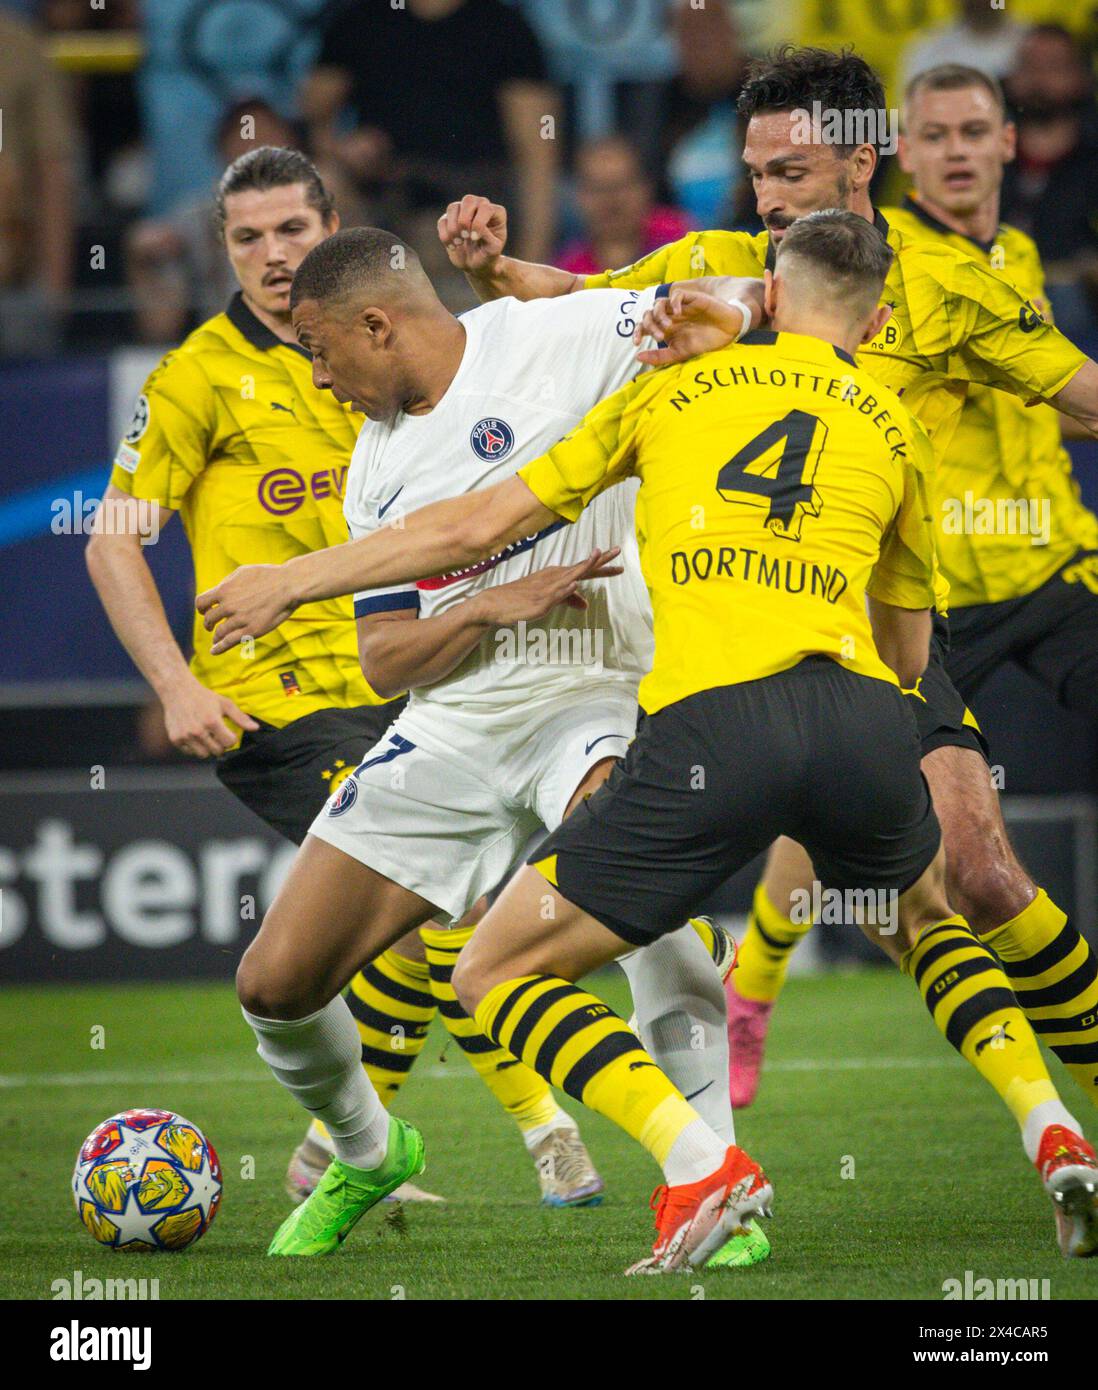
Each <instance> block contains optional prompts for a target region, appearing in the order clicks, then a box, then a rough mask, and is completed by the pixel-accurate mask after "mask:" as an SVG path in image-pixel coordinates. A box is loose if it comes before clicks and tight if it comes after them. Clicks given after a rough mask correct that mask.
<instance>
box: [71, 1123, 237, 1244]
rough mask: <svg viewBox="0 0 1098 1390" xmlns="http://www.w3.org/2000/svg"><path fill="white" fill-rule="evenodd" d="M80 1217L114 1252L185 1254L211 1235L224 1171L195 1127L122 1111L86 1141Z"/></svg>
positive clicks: (77, 1188) (78, 1178) (79, 1175)
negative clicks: (153, 1251)
mask: <svg viewBox="0 0 1098 1390" xmlns="http://www.w3.org/2000/svg"><path fill="white" fill-rule="evenodd" d="M72 1193H73V1198H74V1200H75V1202H76V1211H77V1214H78V1216H79V1217H80V1219H81V1221H83V1223H84V1225H85V1226H86V1227H87V1229H88V1231H89V1232H90V1233H91V1234H92V1235H93V1236H94V1237H95V1239H96V1240H97V1241H99V1242H100V1244H102V1245H109V1246H110V1247H111V1248H112V1249H113V1250H145V1251H149V1250H184V1249H186V1247H187V1246H188V1245H193V1244H194V1242H195V1241H196V1240H198V1238H199V1236H201V1235H203V1234H204V1233H205V1232H206V1231H207V1230H209V1228H210V1224H211V1222H212V1221H213V1219H214V1217H215V1216H216V1215H217V1208H218V1205H219V1204H220V1202H221V1165H220V1163H219V1162H218V1158H217V1153H216V1152H215V1150H214V1147H213V1145H212V1144H211V1143H210V1141H209V1140H208V1139H207V1138H206V1136H205V1135H204V1134H203V1133H202V1131H201V1130H200V1129H199V1128H198V1126H197V1125H195V1124H192V1123H191V1122H190V1120H185V1119H184V1118H183V1116H182V1115H176V1114H174V1113H173V1112H172V1111H170V1110H123V1111H122V1113H121V1114H119V1115H112V1116H111V1118H110V1119H109V1120H104V1121H103V1123H102V1124H101V1125H97V1126H96V1127H95V1129H93V1130H92V1132H91V1133H90V1134H89V1135H88V1137H87V1139H85V1140H84V1143H83V1145H82V1146H81V1149H80V1153H79V1154H78V1155H77V1159H76V1171H75V1172H74V1173H73V1177H72Z"/></svg>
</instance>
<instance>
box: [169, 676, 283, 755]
mask: <svg viewBox="0 0 1098 1390" xmlns="http://www.w3.org/2000/svg"><path fill="white" fill-rule="evenodd" d="M162 703H163V706H164V727H165V729H167V731H168V738H169V739H170V740H171V742H172V746H173V747H175V748H178V749H179V751H180V752H181V753H189V754H190V756H191V757H192V758H216V757H219V756H220V755H221V754H222V753H226V752H228V750H229V749H230V748H232V747H233V745H234V744H235V743H236V740H237V735H236V733H235V732H234V731H233V730H232V729H230V728H229V726H228V724H226V722H225V721H226V720H227V719H230V720H232V722H233V723H234V724H236V725H237V727H238V728H241V729H249V730H253V731H254V730H255V729H258V728H259V725H258V724H257V723H256V722H255V720H254V719H253V718H252V717H251V715H250V714H245V713H244V711H243V710H242V709H240V708H239V707H238V706H237V705H235V704H234V703H233V702H232V700H230V699H229V698H228V697H227V696H225V695H218V694H215V692H214V691H212V690H208V689H207V688H206V686H204V685H203V684H202V682H201V681H199V680H195V678H194V677H193V676H188V677H187V679H186V681H184V683H183V684H182V685H180V686H178V687H177V688H175V689H173V690H171V691H169V692H168V693H166V694H165V695H163V696H162Z"/></svg>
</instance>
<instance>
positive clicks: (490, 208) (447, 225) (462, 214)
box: [438, 193, 507, 277]
mask: <svg viewBox="0 0 1098 1390" xmlns="http://www.w3.org/2000/svg"><path fill="white" fill-rule="evenodd" d="M438 239H439V241H441V242H442V244H443V246H445V247H446V254H447V255H448V256H449V257H450V263H451V264H452V265H455V266H457V268H458V269H459V270H463V271H465V273H466V274H467V275H472V276H474V277H475V276H477V275H484V274H486V273H487V272H489V271H490V270H491V269H492V267H493V266H494V265H495V263H496V261H498V260H499V258H500V256H502V255H503V248H504V247H505V246H506V245H507V209H506V208H505V207H502V206H501V205H500V204H499V203H493V202H490V201H489V200H488V199H487V198H481V197H479V196H478V195H477V194H474V193H467V194H466V195H465V197H464V198H462V200H461V202H460V203H451V204H450V206H449V207H448V208H447V209H446V211H445V212H444V213H443V215H442V216H441V217H440V218H439V219H438Z"/></svg>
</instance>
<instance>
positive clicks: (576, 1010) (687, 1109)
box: [476, 975, 726, 1182]
mask: <svg viewBox="0 0 1098 1390" xmlns="http://www.w3.org/2000/svg"><path fill="white" fill-rule="evenodd" d="M476 1019H477V1023H478V1024H479V1025H480V1027H481V1028H482V1029H483V1030H484V1032H485V1033H486V1034H487V1036H488V1037H490V1038H492V1039H493V1040H494V1041H495V1042H497V1043H498V1044H499V1045H500V1046H501V1047H506V1048H508V1049H509V1050H510V1051H511V1052H513V1053H514V1055H515V1056H516V1057H521V1058H522V1060H523V1061H524V1062H526V1063H527V1065H528V1066H531V1067H533V1068H534V1070H535V1071H537V1072H538V1074H539V1075H540V1076H543V1077H544V1078H545V1079H546V1080H547V1081H549V1082H551V1083H552V1084H553V1085H554V1086H559V1087H560V1089H561V1090H562V1091H564V1092H565V1093H566V1094H567V1095H570V1096H573V1097H574V1098H575V1099H576V1100H578V1101H582V1102H583V1104H584V1105H587V1106H590V1108H591V1109H592V1110H597V1111H598V1113H599V1114H600V1115H605V1116H606V1117H607V1119H610V1120H613V1121H614V1123H615V1124H617V1125H620V1126H621V1128H622V1129H624V1130H625V1132H626V1133H627V1134H629V1135H631V1136H632V1137H633V1138H634V1139H636V1140H637V1142H638V1143H640V1144H642V1145H643V1146H644V1147H645V1148H646V1149H647V1150H648V1152H649V1153H650V1154H651V1155H652V1157H653V1158H654V1159H655V1160H656V1162H657V1163H659V1164H660V1166H661V1167H663V1168H664V1169H665V1172H666V1173H667V1178H668V1181H669V1182H679V1181H684V1180H689V1179H684V1178H683V1177H682V1176H681V1174H680V1173H677V1172H673V1171H668V1161H669V1158H671V1155H672V1150H673V1149H675V1147H676V1143H677V1142H678V1141H679V1140H680V1139H682V1140H683V1141H684V1142H683V1143H682V1144H679V1145H678V1147H679V1150H680V1153H681V1152H682V1151H684V1149H687V1148H688V1149H689V1154H688V1157H687V1162H689V1163H692V1164H698V1163H703V1164H704V1163H706V1162H707V1163H708V1167H707V1168H705V1171H706V1172H711V1171H712V1170H713V1169H714V1168H715V1167H718V1166H719V1165H720V1162H721V1160H722V1159H723V1157H724V1154H725V1151H726V1150H725V1145H724V1144H723V1143H722V1141H721V1140H720V1139H719V1138H718V1137H717V1136H716V1135H715V1134H713V1133H712V1131H710V1130H709V1129H708V1127H707V1126H706V1125H705V1124H704V1122H703V1121H702V1120H701V1117H700V1116H699V1115H698V1113H697V1111H696V1110H695V1109H694V1108H693V1106H691V1105H689V1104H688V1103H687V1101H685V1100H684V1099H683V1097H682V1095H681V1094H680V1092H679V1091H677V1090H676V1089H675V1087H674V1086H673V1085H672V1084H671V1082H670V1081H669V1080H668V1079H667V1077H666V1076H665V1075H664V1074H663V1072H662V1071H661V1070H660V1069H659V1067H658V1066H657V1065H656V1064H655V1062H653V1061H652V1059H651V1057H649V1055H648V1053H647V1052H645V1050H644V1048H643V1047H641V1044H640V1039H639V1038H638V1037H637V1036H636V1034H635V1033H633V1032H631V1031H630V1030H629V1029H628V1028H627V1027H626V1026H625V1024H624V1023H623V1022H622V1020H621V1019H620V1018H618V1016H617V1014H615V1013H614V1012H613V1011H612V1010H611V1009H610V1008H609V1006H608V1005H606V1004H604V1003H603V1002H602V1000H601V999H598V998H596V996H595V995H593V994H588V993H587V991H586V990H582V989H579V988H577V986H575V985H573V984H569V983H568V982H567V981H566V980H561V979H557V978H555V977H554V976H552V975H524V976H522V977H520V978H519V979H515V980H506V981H504V983H503V984H499V985H496V986H495V987H494V988H492V989H490V990H489V991H488V993H487V994H486V995H485V996H484V998H483V999H482V1000H481V1002H480V1005H479V1007H478V1008H477V1012H476ZM691 1126H697V1127H700V1128H694V1129H691V1128H690V1127H691ZM688 1129H689V1130H690V1133H689V1135H688V1134H687V1130H688ZM699 1135H700V1136H701V1138H699ZM684 1136H685V1138H684ZM687 1141H688V1142H687ZM702 1148H704V1149H705V1151H706V1152H705V1153H704V1154H701V1150H702ZM713 1154H716V1155H718V1156H717V1157H716V1160H715V1161H713V1162H710V1161H709V1156H710V1155H713ZM699 1155H700V1157H699ZM674 1162H675V1160H674V1159H672V1163H674Z"/></svg>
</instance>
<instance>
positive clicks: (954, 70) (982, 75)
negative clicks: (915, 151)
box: [904, 63, 1007, 121]
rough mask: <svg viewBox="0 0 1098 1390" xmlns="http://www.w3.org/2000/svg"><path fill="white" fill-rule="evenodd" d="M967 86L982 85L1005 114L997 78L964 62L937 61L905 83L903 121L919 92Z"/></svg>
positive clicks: (949, 89)
mask: <svg viewBox="0 0 1098 1390" xmlns="http://www.w3.org/2000/svg"><path fill="white" fill-rule="evenodd" d="M969 87H982V88H983V89H984V91H985V92H988V93H990V95H991V98H992V100H993V101H994V102H995V105H996V106H997V107H998V108H999V114H1000V115H1001V116H1003V117H1005V116H1006V109H1007V104H1006V97H1005V96H1004V95H1003V88H1002V84H1001V83H1000V82H999V81H998V79H997V78H994V77H992V76H991V74H990V73H987V72H981V71H980V69H979V68H970V67H966V66H965V64H964V63H939V64H938V65H937V67H933V68H927V69H926V70H925V72H920V73H917V74H916V75H915V76H914V77H913V78H912V79H911V81H910V82H909V83H908V84H907V87H906V89H905V90H904V119H905V121H906V119H907V112H908V108H909V107H910V105H911V103H912V102H913V101H914V100H915V98H916V97H917V96H918V95H919V93H920V92H961V91H965V90H967V89H968V88H969Z"/></svg>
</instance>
